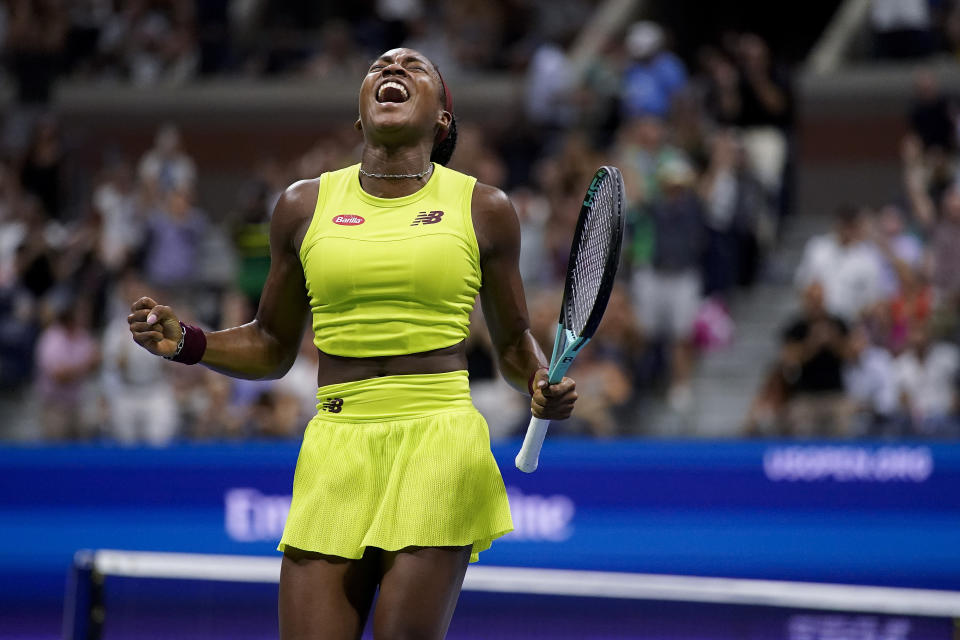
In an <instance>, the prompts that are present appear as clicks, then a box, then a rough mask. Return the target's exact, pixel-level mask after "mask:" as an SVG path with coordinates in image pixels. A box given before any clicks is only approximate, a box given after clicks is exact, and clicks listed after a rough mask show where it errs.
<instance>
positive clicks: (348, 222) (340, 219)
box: [333, 215, 364, 227]
mask: <svg viewBox="0 0 960 640" xmlns="http://www.w3.org/2000/svg"><path fill="white" fill-rule="evenodd" d="M333 223H334V224H340V225H343V226H345V227H355V226H357V225H358V224H363V223H364V219H363V218H361V217H360V216H353V215H350V216H334V217H333Z"/></svg>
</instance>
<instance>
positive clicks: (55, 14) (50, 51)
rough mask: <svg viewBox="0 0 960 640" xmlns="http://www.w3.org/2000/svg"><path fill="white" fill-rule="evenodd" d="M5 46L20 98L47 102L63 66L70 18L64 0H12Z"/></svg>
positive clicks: (34, 103) (21, 100)
mask: <svg viewBox="0 0 960 640" xmlns="http://www.w3.org/2000/svg"><path fill="white" fill-rule="evenodd" d="M6 6H7V11H8V12H9V13H8V18H7V28H6V38H5V39H4V48H5V50H6V51H5V53H6V59H7V63H8V64H9V66H10V70H11V72H12V74H13V76H14V78H15V79H16V83H17V99H18V101H19V102H20V103H21V104H25V105H45V104H47V103H48V102H49V101H50V92H51V87H52V86H53V81H54V80H55V79H56V77H57V74H58V72H59V70H60V64H61V62H62V60H61V56H62V55H63V53H64V49H65V46H66V38H67V29H68V20H67V14H66V11H65V9H64V2H62V1H61V0H11V1H10V2H7V3H6Z"/></svg>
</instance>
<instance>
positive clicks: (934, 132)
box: [909, 68, 957, 151]
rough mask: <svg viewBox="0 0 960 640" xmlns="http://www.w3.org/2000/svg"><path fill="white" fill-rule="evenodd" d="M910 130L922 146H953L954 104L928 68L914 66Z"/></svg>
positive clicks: (955, 106)
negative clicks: (915, 67)
mask: <svg viewBox="0 0 960 640" xmlns="http://www.w3.org/2000/svg"><path fill="white" fill-rule="evenodd" d="M909 123H910V132H911V133H913V134H914V135H915V136H917V137H918V138H919V139H920V142H922V143H923V148H924V149H925V150H927V149H930V148H931V147H936V148H938V149H940V150H941V151H954V150H956V148H957V105H956V103H955V101H953V100H951V99H950V98H948V97H947V96H946V95H944V93H943V91H942V90H941V88H940V81H939V80H938V79H937V76H936V75H935V74H934V72H933V71H932V70H930V69H925V68H921V69H919V70H917V72H916V74H915V75H914V80H913V102H912V104H911V105H910V112H909Z"/></svg>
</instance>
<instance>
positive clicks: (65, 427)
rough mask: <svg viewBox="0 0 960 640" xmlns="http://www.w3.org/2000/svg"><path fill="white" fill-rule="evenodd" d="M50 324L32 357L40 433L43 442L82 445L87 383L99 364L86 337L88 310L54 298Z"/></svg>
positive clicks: (89, 335) (90, 339) (89, 433)
mask: <svg viewBox="0 0 960 640" xmlns="http://www.w3.org/2000/svg"><path fill="white" fill-rule="evenodd" d="M52 309H53V321H52V322H51V323H50V324H49V325H48V326H47V328H46V329H44V330H43V332H42V333H41V334H40V338H39V340H38V341H37V351H36V365H37V371H36V373H37V377H36V391H37V400H38V402H39V405H40V427H41V434H40V435H42V437H43V438H45V439H47V440H74V439H87V438H89V437H91V436H92V435H93V433H92V427H91V425H90V424H89V411H88V408H89V407H88V405H89V402H90V393H89V382H90V379H91V378H90V374H92V373H93V372H94V371H95V370H96V368H97V366H98V364H99V360H100V352H99V351H100V350H99V347H98V344H97V341H96V339H95V337H94V335H93V334H92V333H91V332H90V328H89V321H90V308H89V305H86V304H84V302H83V300H81V299H66V298H63V297H59V298H58V299H56V300H55V301H53V304H52Z"/></svg>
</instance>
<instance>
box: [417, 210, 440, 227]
mask: <svg viewBox="0 0 960 640" xmlns="http://www.w3.org/2000/svg"><path fill="white" fill-rule="evenodd" d="M442 217H443V211H421V212H420V213H418V214H417V217H416V218H414V219H413V222H411V223H410V226H411V227H416V226H417V225H421V224H437V223H438V222H440V218H442Z"/></svg>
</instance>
